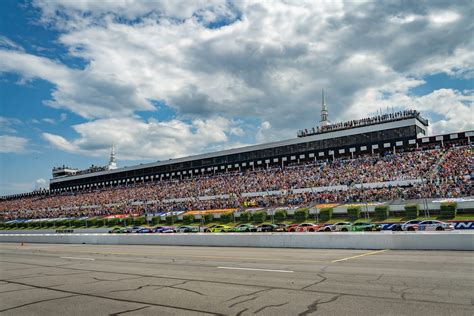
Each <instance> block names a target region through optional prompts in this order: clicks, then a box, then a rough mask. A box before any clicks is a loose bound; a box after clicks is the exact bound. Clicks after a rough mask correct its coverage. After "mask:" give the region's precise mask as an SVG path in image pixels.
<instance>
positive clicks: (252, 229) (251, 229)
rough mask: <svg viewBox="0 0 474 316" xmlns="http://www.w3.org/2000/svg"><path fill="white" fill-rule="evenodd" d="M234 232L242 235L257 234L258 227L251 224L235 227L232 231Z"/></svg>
mask: <svg viewBox="0 0 474 316" xmlns="http://www.w3.org/2000/svg"><path fill="white" fill-rule="evenodd" d="M232 231H233V232H235V233H242V232H256V231H257V227H255V226H253V225H251V224H240V225H237V226H235V227H234V228H233V229H232Z"/></svg>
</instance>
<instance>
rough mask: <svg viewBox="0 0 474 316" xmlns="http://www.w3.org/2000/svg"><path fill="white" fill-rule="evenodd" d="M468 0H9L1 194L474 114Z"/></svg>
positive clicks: (441, 123) (3, 39)
mask: <svg viewBox="0 0 474 316" xmlns="http://www.w3.org/2000/svg"><path fill="white" fill-rule="evenodd" d="M473 11H474V5H473V4H472V1H469V0H468V1H400V2H398V1H386V2H382V1H370V2H363V1H352V2H339V1H281V2H280V1H223V0H211V1H204V0H194V1H189V0H188V1H176V0H163V1H152V0H147V1H134V0H114V1H107V0H102V1H97V0H74V1H71V0H54V1H49V0H32V1H30V0H19V1H13V0H2V1H0V195H7V194H14V193H19V192H28V191H31V190H33V189H35V188H39V187H44V186H45V185H46V186H47V184H48V183H49V179H50V177H51V169H52V168H53V167H54V166H61V165H67V166H70V167H76V168H81V169H83V168H87V167H89V166H90V165H91V164H95V165H105V164H106V163H107V160H108V156H109V153H110V149H111V147H112V145H114V146H115V149H116V154H117V159H118V165H119V166H120V167H123V166H130V165H134V164H138V163H144V162H152V161H157V160H166V159H169V158H176V157H183V156H187V155H192V154H198V153H205V152H212V151H215V150H222V149H227V148H234V147H241V146H245V145H250V144H257V143H263V142H269V141H275V140H283V139H288V138H293V137H295V136H296V131H297V130H298V129H303V128H309V127H313V126H316V125H317V124H318V122H319V111H320V108H321V90H322V89H324V91H325V95H326V101H327V104H328V108H329V119H330V121H331V122H339V121H345V120H349V119H354V118H362V117H367V116H369V115H372V114H375V113H377V111H380V110H383V111H386V109H390V110H392V109H394V110H403V109H416V110H418V111H420V112H421V113H422V115H423V116H424V117H426V118H428V119H429V121H430V129H429V132H430V134H442V133H448V132H452V131H463V130H472V129H474V124H473V121H474V120H473V117H474V106H473V100H474V97H473V91H474V87H473V76H474V44H473V30H474V22H473V21H474V19H473Z"/></svg>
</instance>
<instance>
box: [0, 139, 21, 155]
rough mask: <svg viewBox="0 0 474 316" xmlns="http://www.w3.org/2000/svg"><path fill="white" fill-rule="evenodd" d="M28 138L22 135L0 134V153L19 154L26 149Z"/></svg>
mask: <svg viewBox="0 0 474 316" xmlns="http://www.w3.org/2000/svg"><path fill="white" fill-rule="evenodd" d="M27 145H28V139H27V138H24V137H17V136H8V135H0V153H14V154H21V153H25V152H26V151H27V148H26V147H27Z"/></svg>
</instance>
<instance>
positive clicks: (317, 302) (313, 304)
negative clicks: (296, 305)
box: [298, 294, 343, 316]
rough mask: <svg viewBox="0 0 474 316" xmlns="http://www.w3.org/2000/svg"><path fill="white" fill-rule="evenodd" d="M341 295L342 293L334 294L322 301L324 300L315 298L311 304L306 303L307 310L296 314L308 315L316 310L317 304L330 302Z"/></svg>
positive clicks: (300, 315)
mask: <svg viewBox="0 0 474 316" xmlns="http://www.w3.org/2000/svg"><path fill="white" fill-rule="evenodd" d="M341 296H343V294H339V295H336V296H333V297H331V298H330V299H329V300H327V301H324V302H321V300H320V299H319V300H316V301H314V302H313V303H312V304H310V305H308V306H307V310H305V311H304V312H302V313H299V314H298V316H306V315H309V314H311V313H314V312H316V311H317V310H318V306H319V305H323V304H328V303H332V302H334V301H335V300H337V299H338V298H340V297H341Z"/></svg>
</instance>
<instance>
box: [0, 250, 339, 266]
mask: <svg viewBox="0 0 474 316" xmlns="http://www.w3.org/2000/svg"><path fill="white" fill-rule="evenodd" d="M13 249H14V250H21V249H18V248H13ZM35 249H41V250H42V252H50V253H54V252H67V253H78V254H79V253H81V254H91V255H128V256H140V257H141V256H148V257H167V258H168V259H169V258H173V257H183V258H201V259H209V258H212V259H216V260H218V259H233V260H235V259H240V260H258V261H288V260H290V261H291V262H293V263H298V262H300V263H330V261H329V260H312V259H292V258H259V257H235V256H219V255H212V256H195V255H185V254H177V253H133V252H121V251H97V250H92V251H81V250H74V251H73V250H55V249H51V248H49V249H47V248H31V249H25V251H27V250H28V251H29V250H35ZM0 250H3V249H1V248H0ZM183 260H184V259H183Z"/></svg>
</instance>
